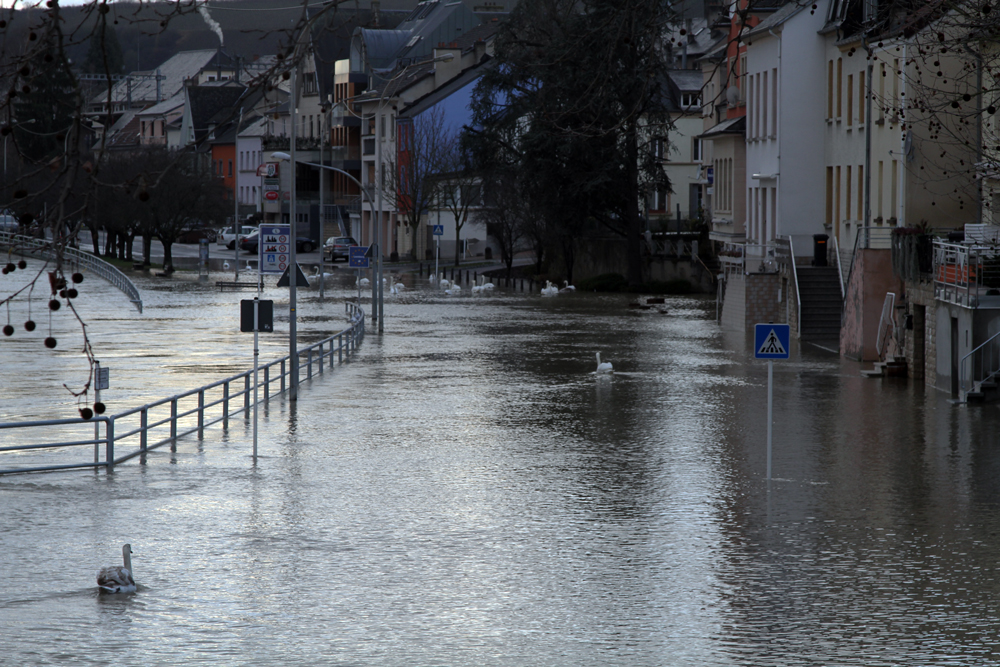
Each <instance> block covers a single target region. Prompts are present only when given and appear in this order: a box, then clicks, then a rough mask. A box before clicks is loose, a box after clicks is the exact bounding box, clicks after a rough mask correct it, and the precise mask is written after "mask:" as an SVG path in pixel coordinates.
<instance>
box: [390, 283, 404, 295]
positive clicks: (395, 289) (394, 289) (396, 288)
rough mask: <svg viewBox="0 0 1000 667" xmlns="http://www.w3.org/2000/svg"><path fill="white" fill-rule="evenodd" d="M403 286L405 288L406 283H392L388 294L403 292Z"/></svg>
mask: <svg viewBox="0 0 1000 667" xmlns="http://www.w3.org/2000/svg"><path fill="white" fill-rule="evenodd" d="M405 288H406V285H404V284H403V283H393V284H392V287H390V288H389V293H390V294H402V293H403V289H405Z"/></svg>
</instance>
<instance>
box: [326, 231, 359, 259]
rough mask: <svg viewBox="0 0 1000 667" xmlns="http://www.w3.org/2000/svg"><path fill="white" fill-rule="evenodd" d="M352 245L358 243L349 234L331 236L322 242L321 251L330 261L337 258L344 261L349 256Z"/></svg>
mask: <svg viewBox="0 0 1000 667" xmlns="http://www.w3.org/2000/svg"><path fill="white" fill-rule="evenodd" d="M352 245H358V242H357V241H355V240H354V239H352V238H351V237H350V236H331V237H330V238H328V239H327V240H326V243H324V244H323V253H324V254H326V255H328V256H329V257H330V261H331V262H336V261H337V260H338V259H342V260H344V261H345V262H346V261H347V260H348V259H349V258H350V254H351V250H350V248H351V246H352Z"/></svg>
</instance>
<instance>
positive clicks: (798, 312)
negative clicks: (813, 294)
mask: <svg viewBox="0 0 1000 667" xmlns="http://www.w3.org/2000/svg"><path fill="white" fill-rule="evenodd" d="M788 260H789V261H790V262H791V263H792V280H794V281H795V331H796V333H797V334H798V335H799V336H802V297H801V296H800V295H799V272H798V270H797V269H796V268H795V243H794V242H793V241H792V235H791V234H789V235H788Z"/></svg>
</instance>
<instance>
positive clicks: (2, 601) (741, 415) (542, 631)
mask: <svg viewBox="0 0 1000 667" xmlns="http://www.w3.org/2000/svg"><path fill="white" fill-rule="evenodd" d="M88 285H89V283H88ZM171 285H172V287H169V286H171ZM413 286H414V287H415V289H411V290H408V291H407V292H406V293H404V295H403V296H401V297H395V298H392V300H389V301H387V305H386V333H385V335H384V336H383V337H381V338H379V337H377V336H375V335H371V334H369V336H368V337H367V339H366V340H365V342H364V344H363V346H362V348H361V350H360V351H359V354H358V356H357V357H355V358H354V359H352V360H351V361H350V362H349V363H346V364H344V365H342V366H338V367H337V368H336V369H335V371H334V372H333V373H327V374H325V375H324V376H322V377H317V378H314V379H313V380H311V381H308V382H306V383H305V385H304V388H303V390H302V393H301V395H300V399H299V401H298V404H297V405H290V404H288V403H287V402H285V401H284V400H280V399H279V400H277V401H272V402H271V404H270V405H269V406H268V407H267V409H266V410H265V411H264V412H263V413H262V422H261V430H260V438H261V442H260V451H261V453H262V455H263V456H262V457H261V458H260V459H259V461H258V462H257V464H256V465H253V462H252V460H251V458H250V457H249V452H250V431H249V428H248V426H247V425H246V424H245V423H244V422H242V421H240V420H235V421H234V422H231V427H230V429H229V431H228V432H223V431H222V430H221V429H220V428H218V427H213V428H212V429H210V430H209V431H208V432H207V433H206V436H205V438H204V440H203V441H198V440H197V439H187V440H185V441H183V442H182V443H181V444H180V445H179V446H178V448H177V451H176V452H170V451H169V450H157V451H155V452H153V453H151V454H149V455H148V457H147V458H146V460H145V462H139V461H136V460H133V461H131V462H129V463H127V464H125V465H121V466H119V467H118V468H117V469H116V471H115V472H114V474H112V475H106V474H104V473H93V472H83V471H76V472H67V473H52V474H45V475H21V476H13V477H6V478H0V506H2V507H3V513H2V520H0V581H2V586H0V628H2V635H3V638H4V641H3V644H4V652H3V655H0V663H3V664H12V665H13V664H17V665H20V664H63V663H73V664H125V663H130V664H142V665H174V664H281V665H316V664H337V665H404V664H405V665H462V664H475V665H511V666H521V665H684V666H687V665H707V666H711V665H779V666H786V665H820V664H822V665H916V664H949V665H983V664H991V663H993V662H995V660H996V656H995V654H996V652H997V643H998V640H997V627H998V605H997V588H998V583H997V564H996V560H997V559H996V553H997V552H998V547H1000V538H998V536H997V532H998V528H1000V526H998V523H1000V521H998V516H1000V513H998V512H997V505H998V501H1000V486H998V482H997V480H998V479H1000V470H998V467H1000V461H998V458H997V456H996V454H995V451H996V450H997V447H998V443H997V436H996V434H997V433H998V429H997V426H998V424H997V421H998V420H997V411H996V408H995V407H992V406H987V407H985V408H965V407H956V406H953V405H951V404H950V403H948V402H947V400H946V397H944V396H942V395H939V394H937V393H925V392H924V391H923V389H922V388H914V387H912V386H909V385H907V384H905V383H899V382H881V381H872V380H864V379H862V378H861V377H859V374H858V367H857V366H856V365H854V364H852V363H850V362H845V361H841V360H839V359H838V358H837V357H835V356H833V355H830V354H827V353H825V352H822V351H820V350H816V349H807V348H803V349H801V350H800V349H798V347H797V346H795V347H794V349H793V352H792V356H793V358H792V359H791V360H790V361H788V362H780V363H776V364H775V379H776V388H775V411H776V412H775V414H776V420H775V431H774V434H775V435H774V474H775V477H776V478H777V479H775V480H774V481H772V482H771V484H770V485H768V484H767V482H766V481H765V480H764V479H763V477H764V469H765V447H764V444H765V410H766V377H767V371H766V365H764V364H763V363H760V362H754V361H752V360H751V359H749V358H748V357H749V356H750V355H749V350H748V347H749V346H748V345H747V344H746V342H745V341H744V340H743V338H742V337H741V336H733V335H728V334H723V333H721V332H720V331H719V329H718V327H717V326H716V324H715V323H714V321H713V318H714V313H715V310H714V304H713V303H712V302H709V301H703V300H699V299H687V298H678V299H673V300H671V302H670V303H669V304H668V308H669V313H668V314H667V315H660V314H658V313H655V312H645V313H639V314H637V313H636V312H635V311H630V310H629V309H627V308H626V303H627V299H625V298H618V297H601V296H595V295H586V294H576V295H570V296H567V295H561V296H559V297H557V298H554V299H542V298H540V297H537V296H534V297H529V296H523V295H503V294H493V295H490V296H475V297H474V296H472V295H469V294H468V293H467V294H466V296H463V297H460V298H457V299H456V298H447V297H444V296H443V295H441V296H439V295H438V294H437V293H435V292H432V291H430V290H429V289H428V288H426V286H423V285H420V284H414V285H413ZM140 289H141V290H142V291H143V294H144V297H145V299H146V310H145V314H144V315H142V316H140V315H138V314H135V313H134V312H133V311H132V310H131V309H130V306H129V305H128V304H127V302H126V301H125V300H124V299H123V298H120V297H118V296H117V295H116V293H115V292H114V291H113V290H111V289H110V288H108V289H106V290H105V289H99V288H98V287H97V286H93V292H92V293H91V294H92V295H93V296H82V297H81V304H83V302H84V301H85V300H86V299H88V298H90V299H92V301H91V302H90V303H88V304H87V306H88V308H89V311H88V313H89V319H88V322H89V323H90V326H91V328H92V332H93V337H94V342H95V345H96V346H97V349H98V356H99V357H100V358H101V360H102V362H103V363H105V364H106V365H108V366H109V367H110V368H111V369H112V390H110V391H109V392H106V396H105V398H106V400H107V402H108V403H109V406H110V409H112V410H115V409H116V408H121V409H124V408H125V407H131V406H132V405H135V404H138V403H141V402H144V401H147V400H152V399H154V398H160V397H163V396H166V395H169V394H171V393H174V392H176V391H180V390H183V389H189V388H192V387H194V386H197V385H198V384H202V383H206V382H209V381H211V380H214V379H218V378H220V377H223V376H225V375H228V374H231V373H234V372H236V371H238V370H240V369H241V368H243V367H244V364H247V363H249V360H250V356H249V352H250V344H251V342H250V339H249V338H248V337H247V335H246V334H239V333H237V332H236V328H237V324H236V323H237V319H236V318H237V314H236V313H237V311H236V306H235V305H234V304H235V303H236V302H237V301H238V300H239V299H240V298H245V297H246V296H247V295H245V294H243V295H241V294H235V295H234V294H220V293H218V292H216V291H215V290H214V289H213V288H212V287H211V286H199V285H197V284H192V283H189V282H185V281H184V280H183V279H175V280H174V282H173V283H164V282H159V283H158V282H149V281H147V282H144V283H143V284H140ZM349 292H350V290H349V289H347V288H346V287H339V288H335V289H334V298H333V299H328V301H327V303H325V304H321V303H320V302H319V300H318V299H317V298H316V293H315V292H306V293H304V294H302V295H300V309H301V310H300V325H299V328H300V331H302V332H303V334H304V336H305V337H316V338H318V337H319V336H321V335H323V334H324V333H326V332H328V331H335V330H339V329H340V328H342V327H343V317H342V313H343V306H342V298H343V297H344V296H345V295H346V294H348V293H349ZM269 296H273V298H275V299H276V300H280V299H281V298H282V292H280V291H278V290H271V291H270V293H269ZM277 305H278V304H276V306H277ZM81 307H82V306H81ZM328 314H329V315H330V316H331V317H332V318H333V319H329V320H328V319H327V315H328ZM57 326H62V325H60V324H58V323H57ZM285 326H286V327H287V325H285ZM279 328H281V327H280V325H279ZM65 336H66V338H67V341H68V340H69V339H70V336H71V335H70V334H68V333H67V334H65ZM262 338H263V337H262ZM19 341H20V342H19ZM37 347H38V344H37V341H36V344H35V346H34V347H32V346H31V345H30V343H29V342H25V341H24V339H22V338H19V337H17V336H15V337H14V338H12V339H5V340H0V353H2V357H3V359H4V368H3V371H2V375H0V412H2V416H0V418H2V419H10V418H11V417H17V418H35V417H38V416H46V415H53V416H67V415H68V414H70V412H71V411H72V409H73V403H72V401H66V400H65V399H64V398H63V396H62V394H60V393H59V392H60V391H62V390H61V389H58V384H59V382H60V381H62V380H63V379H65V378H64V377H63V374H64V373H66V372H67V369H72V368H73V364H74V363H76V362H75V361H74V356H73V355H71V354H68V353H67V354H65V355H60V356H53V355H46V354H38V353H37V350H36V349H35V348H37ZM262 348H263V351H262V358H265V359H266V358H275V357H277V356H280V355H282V354H285V353H286V352H287V340H286V339H285V338H283V337H282V336H281V334H280V332H279V333H278V334H275V335H274V336H273V337H271V338H269V339H267V340H266V341H263V344H262ZM60 349H62V348H60ZM67 349H68V346H67ZM598 350H599V351H601V352H602V356H603V357H604V358H605V359H606V360H609V361H611V362H612V363H613V364H614V365H615V370H616V372H615V374H614V377H612V378H605V379H601V378H598V377H596V376H595V375H594V374H593V373H592V371H593V369H594V366H595V361H594V353H595V352H596V351H598ZM56 371H58V372H56ZM124 542H131V543H132V545H133V549H134V550H135V552H136V555H135V557H134V569H135V571H136V577H137V579H138V581H139V583H140V591H139V593H137V594H136V595H134V596H127V597H120V598H117V599H108V598H101V597H99V596H98V595H97V593H96V587H95V583H94V575H95V573H96V570H97V569H98V568H99V567H100V566H102V565H106V564H113V563H115V562H116V561H117V560H118V559H120V553H121V544H122V543H124Z"/></svg>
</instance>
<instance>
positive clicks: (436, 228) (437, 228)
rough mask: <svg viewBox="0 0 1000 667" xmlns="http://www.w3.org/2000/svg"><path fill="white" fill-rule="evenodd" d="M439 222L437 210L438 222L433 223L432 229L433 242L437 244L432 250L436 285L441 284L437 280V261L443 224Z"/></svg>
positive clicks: (439, 255) (439, 214)
mask: <svg viewBox="0 0 1000 667" xmlns="http://www.w3.org/2000/svg"><path fill="white" fill-rule="evenodd" d="M440 222H441V211H438V223H439V224H436V225H434V230H433V232H434V242H435V243H436V244H437V247H436V249H435V251H434V280H435V282H436V283H437V285H438V286H440V285H441V281H440V280H438V278H439V276H438V261H439V260H440V259H441V237H442V236H443V235H444V225H442V224H440Z"/></svg>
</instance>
